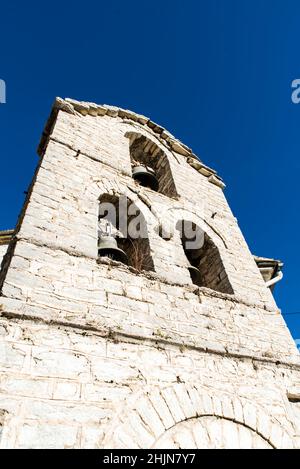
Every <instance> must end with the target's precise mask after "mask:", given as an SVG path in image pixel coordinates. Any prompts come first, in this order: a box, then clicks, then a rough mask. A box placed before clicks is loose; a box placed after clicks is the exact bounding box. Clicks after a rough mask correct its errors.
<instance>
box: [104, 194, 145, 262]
mask: <svg viewBox="0 0 300 469" xmlns="http://www.w3.org/2000/svg"><path fill="white" fill-rule="evenodd" d="M144 211H145V208H144V207H143V204H141V203H140V200H139V199H138V198H135V197H132V196H131V194H128V192H126V193H125V194H124V193H120V192H118V191H116V190H114V189H112V190H110V191H109V192H104V193H102V194H101V195H100V197H99V199H98V243H99V245H101V243H102V244H103V240H105V239H107V238H106V237H107V236H109V237H112V238H114V239H115V240H116V241H117V248H118V249H119V250H121V251H123V252H125V254H126V256H127V261H128V264H129V265H130V266H131V267H134V268H135V269H137V270H138V271H142V270H154V263H153V259H152V254H151V248H150V240H149V234H148V226H147V221H146V218H145V216H144ZM105 253H106V251H105ZM99 254H100V251H99ZM104 255H105V254H104Z"/></svg>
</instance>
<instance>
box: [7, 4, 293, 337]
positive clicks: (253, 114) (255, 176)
mask: <svg viewBox="0 0 300 469" xmlns="http://www.w3.org/2000/svg"><path fill="white" fill-rule="evenodd" d="M43 5H44V6H43ZM299 22H300V2H299V1H298V0H186V1H181V0H152V1H151V2H146V1H143V0H139V1H137V0H127V1H121V0H115V1H113V0H111V1H103V0H98V1H95V2H91V1H89V0H86V1H85V2H83V3H82V2H80V4H79V3H78V4H76V3H74V2H68V1H64V2H57V1H55V0H53V1H52V2H50V3H48V4H42V3H40V2H30V1H29V2H14V3H9V2H5V4H2V5H1V18H0V40H1V42H0V45H1V48H0V50H1V57H0V79H4V80H5V81H6V84H7V103H6V104H4V105H3V104H1V105H0V154H1V184H0V228H2V229H6V228H11V227H13V226H14V225H15V222H16V219H17V216H18V213H19V211H20V209H21V206H22V203H23V200H24V194H23V191H24V190H26V189H27V187H28V184H29V182H30V180H31V177H32V174H33V170H34V168H35V166H36V163H37V155H36V147H37V144H38V141H39V138H40V134H41V132H42V129H43V126H44V123H45V120H46V118H47V116H48V113H49V111H50V106H51V103H52V101H53V99H54V97H55V96H62V97H66V96H69V97H73V98H76V99H80V100H88V101H94V102H97V103H107V104H114V105H118V106H120V107H125V108H129V109H132V110H134V111H136V112H139V113H142V114H145V115H147V116H150V117H151V118H152V119H153V120H155V121H157V122H158V123H160V124H162V125H163V126H165V127H167V129H168V130H170V131H171V132H172V133H174V134H175V135H176V136H177V137H178V138H180V139H181V140H183V141H184V142H185V143H186V144H187V145H189V146H190V147H192V148H193V150H194V152H195V153H196V154H198V155H199V157H200V158H201V159H202V160H203V161H204V162H205V163H206V164H208V165H210V166H212V167H213V168H215V169H216V170H217V171H218V173H219V174H220V175H221V176H222V177H223V178H224V180H225V182H226V184H227V189H226V196H227V198H228V201H229V203H230V205H231V208H232V210H233V212H234V214H235V216H236V217H237V218H238V220H239V224H240V226H241V229H242V231H243V233H244V235H245V237H246V239H247V242H248V243H249V246H250V249H251V250H252V252H253V253H256V254H258V255H261V256H267V257H268V256H269V257H274V258H279V259H282V260H283V261H284V262H285V267H284V279H283V280H282V281H281V283H280V284H279V285H278V286H277V288H276V290H275V296H276V300H277V302H278V304H279V306H280V307H281V308H282V311H283V313H284V314H287V315H286V316H285V318H286V320H287V322H288V325H289V327H290V329H291V331H292V333H293V335H294V337H296V338H300V315H298V314H288V313H294V312H298V311H299V312H300V300H299V264H300V254H299V235H298V229H299V227H300V222H299V170H300V162H299V154H300V132H299V124H300V104H299V105H295V104H293V103H292V102H291V81H292V80H293V79H295V78H300V62H299V40H300V29H299Z"/></svg>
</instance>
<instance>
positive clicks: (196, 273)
mask: <svg viewBox="0 0 300 469" xmlns="http://www.w3.org/2000/svg"><path fill="white" fill-rule="evenodd" d="M188 269H189V273H190V276H191V279H192V282H193V283H194V284H195V285H198V287H201V286H202V281H201V274H200V270H199V269H197V267H194V266H192V265H190V266H189V267H188Z"/></svg>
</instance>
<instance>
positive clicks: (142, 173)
mask: <svg viewBox="0 0 300 469" xmlns="http://www.w3.org/2000/svg"><path fill="white" fill-rule="evenodd" d="M132 177H133V179H135V180H136V181H138V182H139V183H140V184H141V186H145V187H149V188H150V189H152V190H154V191H158V186H159V183H158V179H157V177H156V175H155V171H154V170H153V169H152V168H149V167H148V166H134V167H133V168H132Z"/></svg>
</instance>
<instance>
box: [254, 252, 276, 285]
mask: <svg viewBox="0 0 300 469" xmlns="http://www.w3.org/2000/svg"><path fill="white" fill-rule="evenodd" d="M253 257H254V260H255V262H256V264H257V267H258V268H259V270H260V272H261V274H262V276H263V278H264V280H265V282H268V281H269V280H272V278H274V277H275V275H276V274H277V272H279V271H280V270H281V269H282V267H283V262H282V261H279V260H276V259H269V258H267V257H259V256H253Z"/></svg>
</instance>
